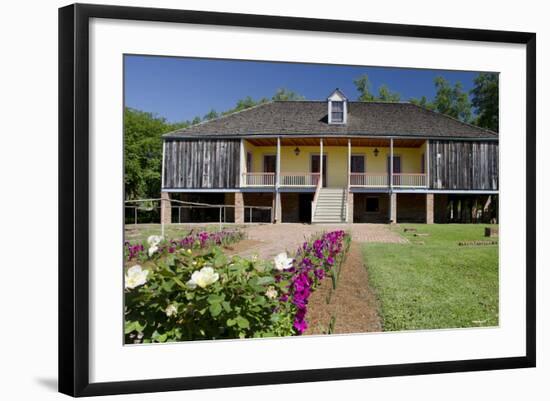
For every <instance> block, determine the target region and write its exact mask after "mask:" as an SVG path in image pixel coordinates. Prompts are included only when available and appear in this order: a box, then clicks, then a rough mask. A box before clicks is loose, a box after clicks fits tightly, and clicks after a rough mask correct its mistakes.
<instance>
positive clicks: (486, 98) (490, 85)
mask: <svg viewBox="0 0 550 401" xmlns="http://www.w3.org/2000/svg"><path fill="white" fill-rule="evenodd" d="M470 93H471V94H472V104H473V106H474V108H475V110H476V114H477V118H476V119H475V124H476V125H478V126H479V127H483V128H488V129H490V130H493V131H495V132H498V74H495V73H488V72H482V73H480V74H479V75H478V76H477V77H476V78H475V79H474V88H473V89H472V90H471V91H470Z"/></svg>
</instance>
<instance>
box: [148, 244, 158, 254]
mask: <svg viewBox="0 0 550 401" xmlns="http://www.w3.org/2000/svg"><path fill="white" fill-rule="evenodd" d="M158 250H159V248H158V246H156V245H153V246H152V247H150V248H149V251H148V253H149V257H151V256H153V254H154V253H155V252H156V251H158Z"/></svg>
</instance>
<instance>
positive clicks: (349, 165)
mask: <svg viewBox="0 0 550 401" xmlns="http://www.w3.org/2000/svg"><path fill="white" fill-rule="evenodd" d="M350 184H351V138H348V191H349V187H350Z"/></svg>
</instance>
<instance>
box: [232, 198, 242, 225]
mask: <svg viewBox="0 0 550 401" xmlns="http://www.w3.org/2000/svg"><path fill="white" fill-rule="evenodd" d="M233 199H234V205H235V212H234V213H235V223H237V224H243V223H244V199H243V193H242V192H235V193H234V198H233Z"/></svg>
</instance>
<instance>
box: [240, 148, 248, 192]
mask: <svg viewBox="0 0 550 401" xmlns="http://www.w3.org/2000/svg"><path fill="white" fill-rule="evenodd" d="M240 153H241V163H240V171H239V173H240V174H239V186H240V187H241V188H242V187H244V186H245V184H246V181H245V175H244V174H245V173H249V172H250V171H246V152H245V150H244V139H243V138H241V152H240Z"/></svg>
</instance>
